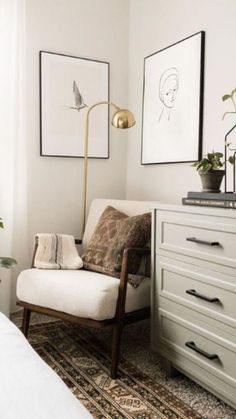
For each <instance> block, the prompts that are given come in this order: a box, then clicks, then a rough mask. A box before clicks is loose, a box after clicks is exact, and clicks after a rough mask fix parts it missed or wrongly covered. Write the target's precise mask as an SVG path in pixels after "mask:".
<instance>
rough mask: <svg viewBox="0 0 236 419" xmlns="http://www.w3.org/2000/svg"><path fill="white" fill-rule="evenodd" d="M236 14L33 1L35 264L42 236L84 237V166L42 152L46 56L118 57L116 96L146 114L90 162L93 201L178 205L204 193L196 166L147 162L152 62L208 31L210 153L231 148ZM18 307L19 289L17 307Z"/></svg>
mask: <svg viewBox="0 0 236 419" xmlns="http://www.w3.org/2000/svg"><path fill="white" fill-rule="evenodd" d="M235 16H236V2H235V0H198V1H194V0H145V1H144V0H129V1H128V0H120V1H117V0H41V1H39V0H26V41H27V45H26V52H27V86H26V87H27V89H26V92H27V97H26V101H27V107H26V114H27V135H26V141H27V144H26V168H27V173H28V176H27V179H28V181H27V185H26V190H27V194H28V198H27V199H28V202H27V204H28V214H29V217H28V227H29V239H28V241H27V240H26V241H23V242H22V244H21V249H19V248H18V249H17V252H16V253H17V254H20V251H21V260H24V261H25V260H26V259H27V258H28V259H27V261H28V264H29V262H30V261H29V257H28V256H27V255H28V253H29V250H31V249H32V244H33V235H34V234H35V233H36V232H38V231H41V232H42V231H60V232H67V233H71V234H74V235H75V236H78V235H79V232H80V222H81V195H82V190H81V179H82V168H83V160H82V159H70V158H53V157H40V155H39V50H48V51H53V52H58V53H63V54H71V55H74V56H78V57H85V58H94V59H99V60H104V61H109V62H110V63H111V66H110V70H111V79H110V87H111V89H110V93H111V95H110V97H111V99H112V100H113V101H115V102H116V103H117V104H120V105H124V106H129V108H130V109H131V110H133V111H134V113H135V116H136V120H137V124H136V126H135V127H134V128H132V130H130V131H129V132H128V133H125V132H124V131H119V130H113V129H111V136H110V159H109V160H91V161H90V162H89V184H90V185H92V187H90V189H89V191H88V195H89V196H88V201H89V202H90V201H91V199H92V198H93V197H104V198H105V197H110V198H124V197H125V195H126V196H127V198H128V199H147V200H162V201H165V202H170V203H171V202H173V203H178V202H180V200H181V197H182V196H184V195H186V193H187V191H188V190H198V189H199V188H200V181H199V178H198V175H197V173H196V172H195V170H194V169H193V168H192V167H190V164H189V163H186V164H169V165H151V166H141V164H140V152H141V123H142V88H143V86H142V82H143V59H144V57H145V56H147V55H149V54H151V53H153V52H156V51H158V50H160V49H162V48H164V47H167V46H168V45H171V44H173V43H175V42H177V41H179V40H181V39H183V38H185V37H186V36H189V35H191V34H194V33H196V32H198V31H200V30H204V31H205V32H206V48H205V100H204V127H203V151H204V152H206V151H208V150H211V149H212V148H214V149H223V139H224V134H225V132H226V130H227V128H229V127H230V126H232V120H233V119H231V120H230V119H228V120H227V121H224V122H222V121H221V117H222V114H223V112H224V110H225V109H226V107H227V104H223V103H222V101H221V97H222V95H223V94H225V93H227V92H229V91H231V90H232V89H233V88H234V87H235V86H236V79H235V74H236V71H235V70H236V69H235V67H236V61H235V39H236V26H235ZM128 41H129V44H128ZM128 98H129V104H128ZM127 137H129V138H128V141H127ZM127 144H128V150H127V149H126V146H127ZM126 157H127V159H126ZM126 163H127V164H126ZM126 170H127V173H126ZM0 215H2V214H0ZM24 263H25V264H26V262H24ZM22 268H23V266H22ZM14 301H15V291H14V284H13V291H12V309H14V307H15V306H14Z"/></svg>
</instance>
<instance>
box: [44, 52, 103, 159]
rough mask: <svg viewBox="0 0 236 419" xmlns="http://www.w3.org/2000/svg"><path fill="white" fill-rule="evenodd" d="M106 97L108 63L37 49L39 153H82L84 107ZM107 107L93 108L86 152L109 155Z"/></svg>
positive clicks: (53, 154)
mask: <svg viewBox="0 0 236 419" xmlns="http://www.w3.org/2000/svg"><path fill="white" fill-rule="evenodd" d="M100 101H109V63H108V62H103V61H97V60H92V59H85V58H78V57H73V56H68V55H62V54H56V53H52V52H47V51H40V155H41V156H57V157H84V134H85V119H86V113H87V109H88V108H89V107H90V106H92V105H94V104H95V103H97V102H100ZM108 120H109V107H108V106H107V105H104V106H99V107H97V108H96V109H94V112H93V118H92V119H91V122H90V125H89V129H90V132H89V138H90V143H89V150H88V156H89V157H94V158H108V157H109V123H108Z"/></svg>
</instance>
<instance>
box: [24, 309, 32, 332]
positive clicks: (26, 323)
mask: <svg viewBox="0 0 236 419" xmlns="http://www.w3.org/2000/svg"><path fill="white" fill-rule="evenodd" d="M30 315H31V310H29V309H28V308H24V311H23V319H22V332H23V334H24V335H25V337H26V338H27V336H28V330H29V323H30Z"/></svg>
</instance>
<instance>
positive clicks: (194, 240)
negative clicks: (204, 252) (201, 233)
mask: <svg viewBox="0 0 236 419" xmlns="http://www.w3.org/2000/svg"><path fill="white" fill-rule="evenodd" d="M186 240H187V241H188V242H193V243H199V244H206V245H208V246H220V243H219V242H209V241H207V240H200V239H197V238H196V237H187V238H186Z"/></svg>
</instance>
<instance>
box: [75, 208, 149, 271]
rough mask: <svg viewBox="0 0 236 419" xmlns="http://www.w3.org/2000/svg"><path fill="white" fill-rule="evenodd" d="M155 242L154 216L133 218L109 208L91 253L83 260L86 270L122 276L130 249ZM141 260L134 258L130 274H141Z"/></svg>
mask: <svg viewBox="0 0 236 419" xmlns="http://www.w3.org/2000/svg"><path fill="white" fill-rule="evenodd" d="M150 238H151V213H146V214H141V215H135V216H132V217H129V216H128V215H126V214H124V213H123V212H121V211H118V210H117V209H115V208H113V207H111V206H108V207H107V208H106V209H105V210H104V212H103V213H102V215H101V217H100V219H99V221H98V224H97V227H96V228H95V231H94V234H93V236H92V237H91V239H90V241H89V244H88V247H87V250H86V252H85V253H84V255H83V256H82V259H83V264H84V268H85V269H88V270H91V271H95V272H102V273H105V274H108V275H112V276H119V273H120V271H121V264H122V255H123V251H124V249H125V248H126V247H144V246H146V244H147V243H148V242H149V241H150ZM140 262H141V256H139V255H134V257H132V260H131V263H130V269H129V273H131V274H136V273H137V272H138V270H139V267H140Z"/></svg>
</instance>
